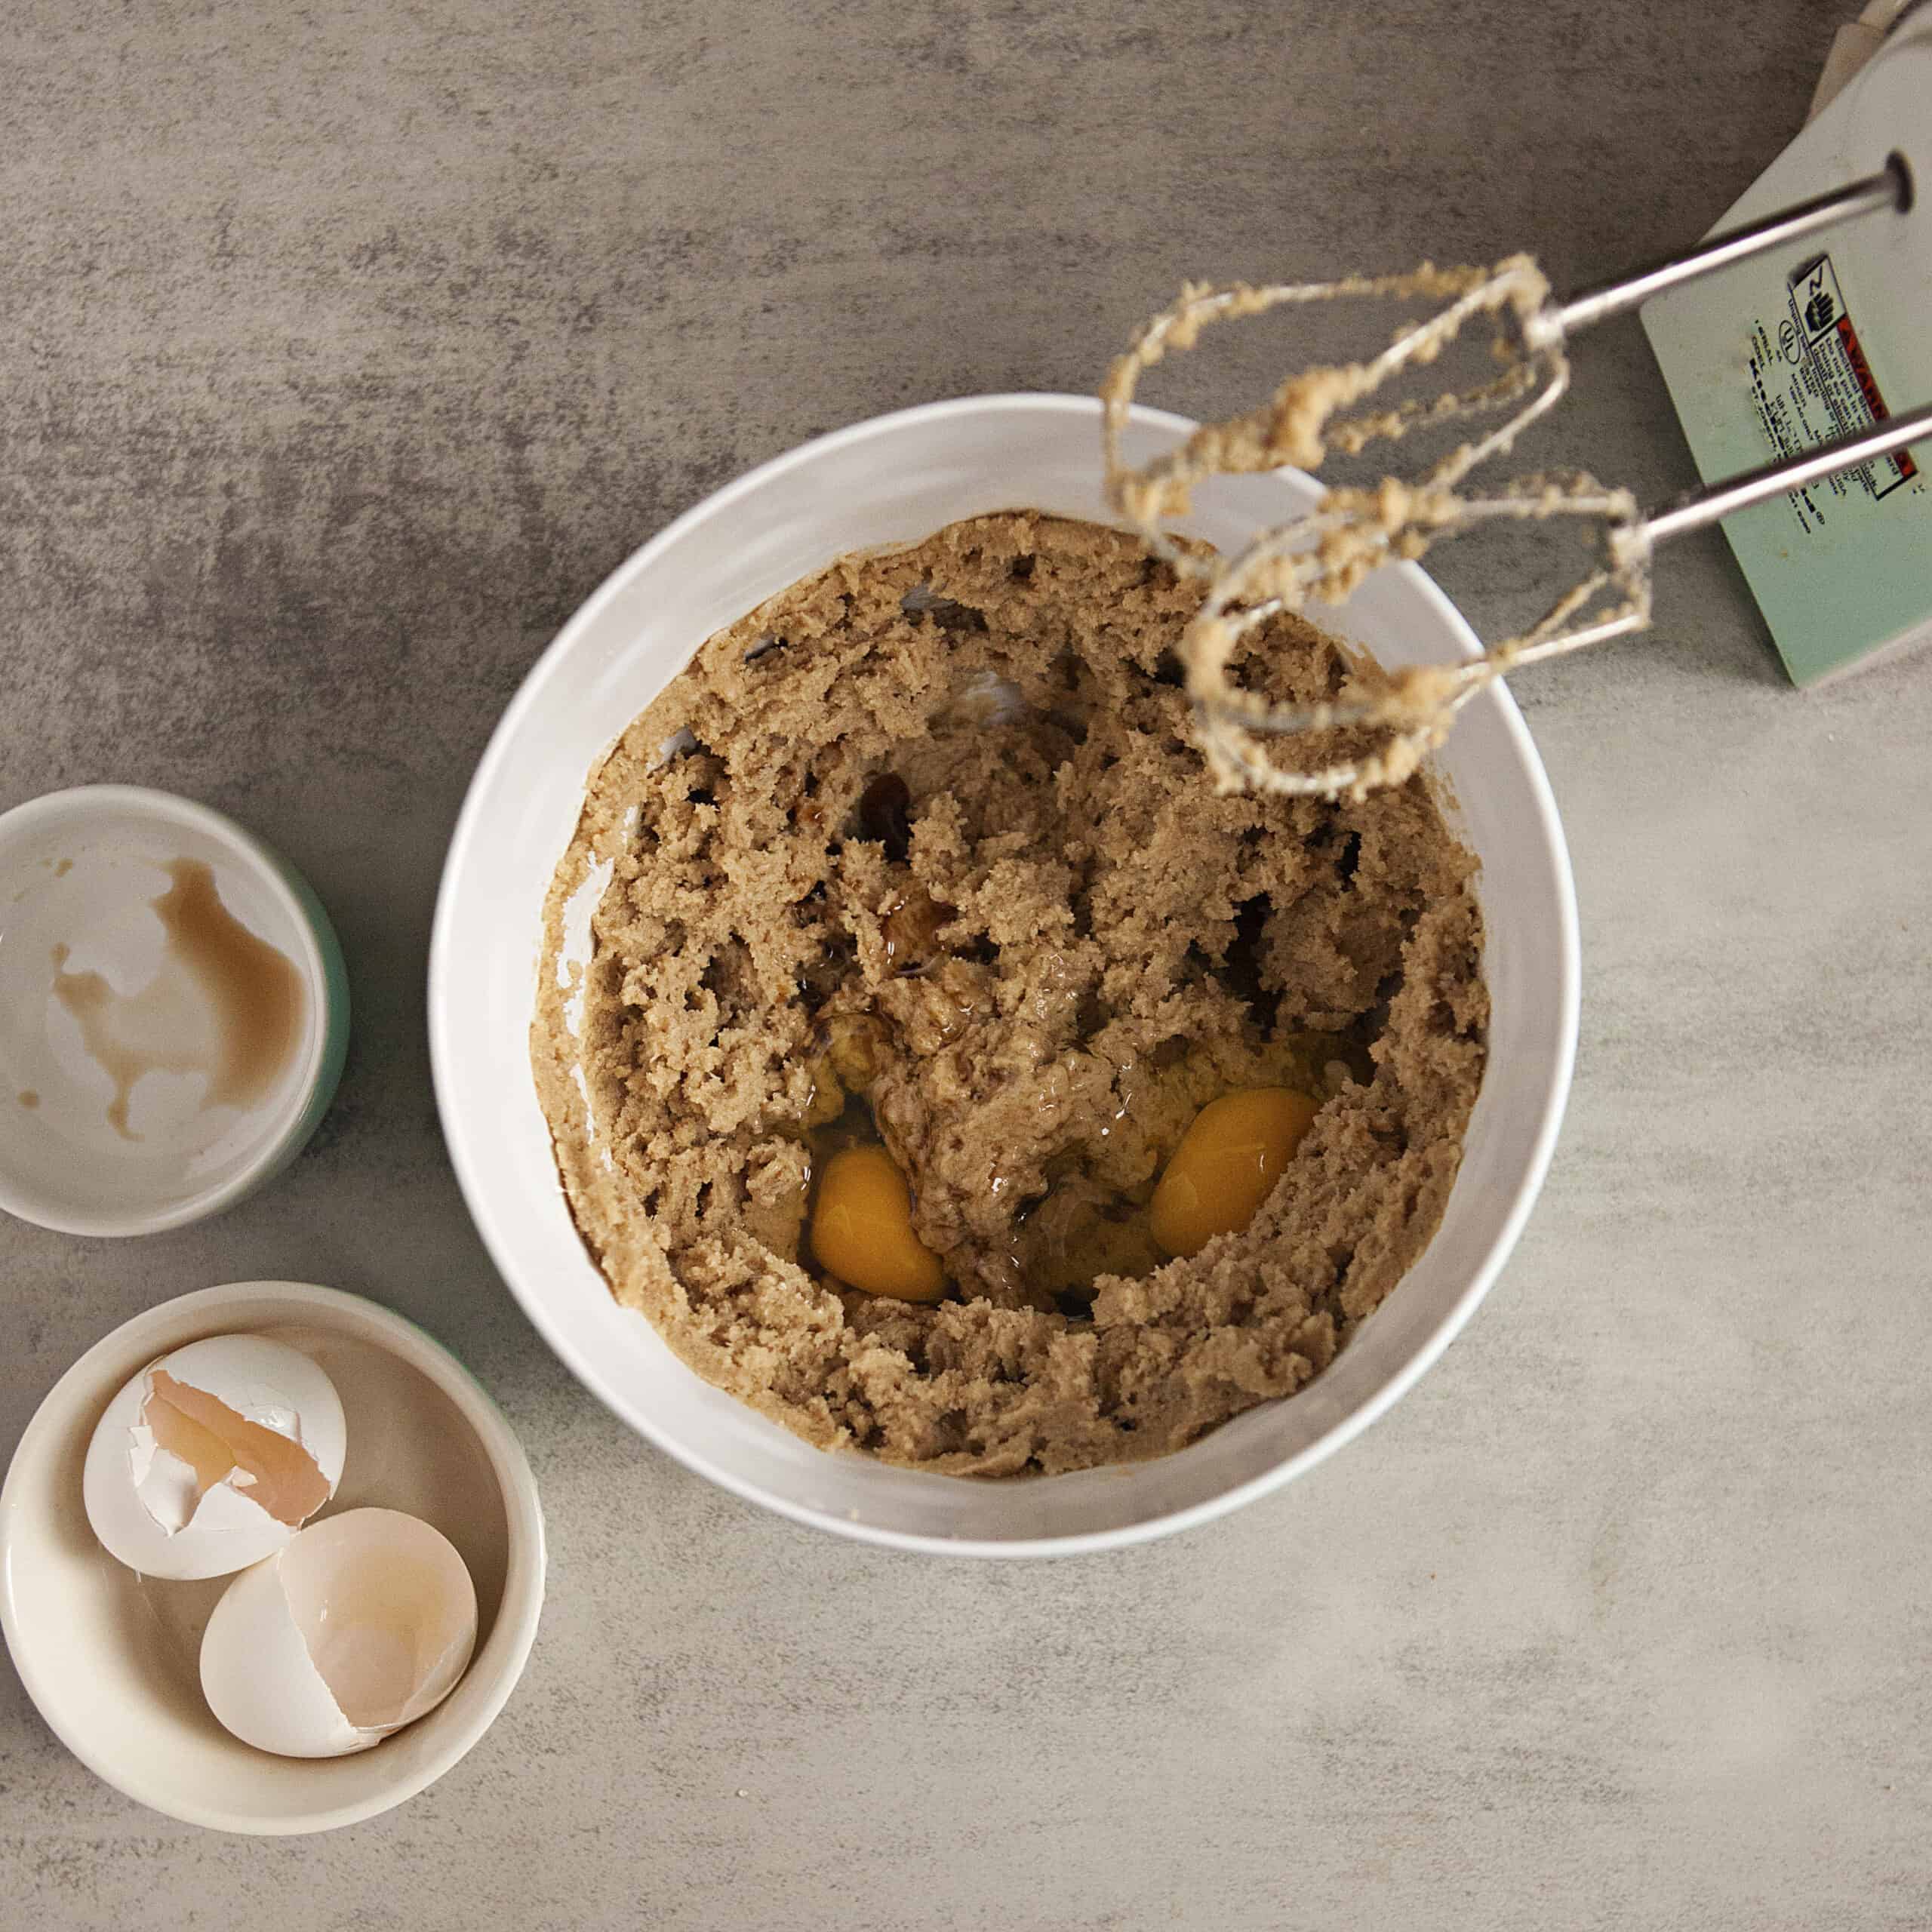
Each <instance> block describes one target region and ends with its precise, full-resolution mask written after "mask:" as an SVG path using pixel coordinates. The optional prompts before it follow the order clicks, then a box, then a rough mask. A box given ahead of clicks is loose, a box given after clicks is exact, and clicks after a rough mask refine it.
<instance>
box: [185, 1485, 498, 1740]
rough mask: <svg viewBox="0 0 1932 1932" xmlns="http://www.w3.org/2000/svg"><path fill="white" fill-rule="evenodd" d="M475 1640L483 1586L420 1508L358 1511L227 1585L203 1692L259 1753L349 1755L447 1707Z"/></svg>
mask: <svg viewBox="0 0 1932 1932" xmlns="http://www.w3.org/2000/svg"><path fill="white" fill-rule="evenodd" d="M475 1647H476V1589H475V1585H474V1583H472V1581H471V1580H470V1575H469V1570H468V1568H467V1567H466V1565H465V1564H464V1562H463V1558H462V1557H461V1556H460V1555H459V1554H458V1553H457V1550H456V1548H455V1546H454V1545H453V1544H452V1543H451V1542H450V1540H449V1539H448V1537H445V1536H444V1535H443V1534H442V1533H441V1531H438V1530H437V1529H435V1528H434V1527H432V1525H431V1524H428V1523H426V1522H424V1521H423V1520H422V1519H421V1518H420V1517H416V1516H410V1515H404V1514H403V1513H402V1512H401V1511H399V1510H395V1509H349V1510H345V1511H344V1512H343V1513H342V1514H341V1515H339V1516H331V1517H328V1518H325V1519H324V1520H323V1521H321V1522H319V1523H315V1524H311V1525H310V1527H308V1528H307V1529H306V1530H304V1531H302V1532H301V1534H300V1535H299V1536H297V1537H294V1538H292V1539H291V1541H290V1543H289V1545H288V1548H287V1549H284V1550H281V1551H279V1552H277V1553H276V1554H275V1555H273V1556H272V1557H270V1558H268V1560H267V1561H265V1562H262V1563H258V1564H256V1565H255V1567H254V1568H253V1569H252V1570H248V1571H244V1572H243V1574H242V1575H240V1576H239V1577H236V1578H235V1580H234V1582H233V1583H230V1584H229V1586H228V1589H227V1591H226V1593H225V1594H224V1595H223V1598H222V1599H221V1601H220V1603H218V1604H216V1606H215V1609H214V1615H213V1616H212V1617H210V1618H209V1619H208V1629H207V1630H206V1631H205V1632H204V1633H203V1635H202V1658H201V1675H202V1695H203V1696H204V1697H206V1698H207V1700H208V1708H209V1709H210V1710H211V1711H212V1712H214V1715H215V1716H216V1717H217V1719H219V1720H220V1722H221V1723H222V1724H223V1725H225V1726H226V1727H227V1729H229V1730H231V1731H232V1732H233V1733H234V1734H235V1736H236V1737H238V1738H240V1739H241V1740H242V1742H243V1743H245V1744H252V1745H254V1746H255V1748H256V1749H257V1750H258V1751H272V1752H275V1754H276V1755H278V1756H280V1757H285V1758H341V1757H346V1756H347V1755H349V1753H350V1752H355V1751H367V1750H368V1749H370V1748H371V1746H373V1745H377V1744H380V1743H381V1742H382V1741H383V1739H384V1738H386V1737H388V1736H389V1735H390V1734H391V1733H392V1732H394V1731H397V1730H401V1728H402V1727H403V1726H404V1725H405V1724H414V1722H415V1721H416V1720H417V1718H420V1717H422V1716H424V1715H426V1714H427V1713H428V1712H430V1711H432V1710H433V1709H435V1707H436V1706H437V1705H438V1704H440V1703H441V1702H442V1700H444V1699H445V1697H448V1695H449V1694H450V1693H451V1691H452V1690H454V1689H455V1688H456V1687H457V1684H458V1683H459V1682H460V1681H461V1679H462V1677H463V1672H465V1671H466V1669H468V1668H469V1660H470V1657H471V1655H472V1652H473V1651H475Z"/></svg>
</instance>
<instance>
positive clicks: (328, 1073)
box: [0, 785, 349, 1238]
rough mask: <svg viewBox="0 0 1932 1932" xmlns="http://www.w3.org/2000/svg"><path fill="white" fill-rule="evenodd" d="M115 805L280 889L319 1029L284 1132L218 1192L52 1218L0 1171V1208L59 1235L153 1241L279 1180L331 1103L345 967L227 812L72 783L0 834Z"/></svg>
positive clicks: (297, 882)
mask: <svg viewBox="0 0 1932 1932" xmlns="http://www.w3.org/2000/svg"><path fill="white" fill-rule="evenodd" d="M116 806H118V807H119V808H122V810H124V811H127V812H128V813H129V814H131V815H134V816H137V817H149V818H151V819H154V820H160V821H164V822H172V823H177V824H188V825H192V826H196V827H197V828H198V829H200V830H202V832H205V833H207V834H208V836H209V837H211V838H214V839H215V840H217V841H219V842H220V843H221V844H225V845H227V846H228V847H229V848H231V849H232V851H234V852H235V854H236V855H237V857H239V858H241V859H242V860H246V861H248V862H249V863H252V864H253V866H254V868H255V869H256V870H257V872H258V873H260V875H262V876H263V877H264V878H266V879H267V880H268V881H269V883H270V884H271V885H272V886H274V887H276V888H279V890H280V891H281V894H282V895H283V897H284V900H285V904H286V906H287V908H288V910H289V911H290V912H291V913H292V914H293V915H294V918H295V921H296V924H297V926H298V927H299V928H300V930H301V931H303V933H305V934H306V935H307V937H308V940H309V953H308V955H307V956H305V957H304V958H303V959H302V960H301V961H300V962H299V963H300V964H301V965H302V967H303V977H304V979H305V980H306V982H307V983H308V985H309V989H310V991H311V992H312V995H314V996H315V998H316V999H317V1000H318V1002H319V1003H320V1005H321V1015H322V1024H321V1030H320V1034H319V1036H318V1041H317V1044H316V1045H315V1048H314V1049H313V1050H312V1057H311V1060H310V1065H309V1074H308V1078H307V1082H306V1093H305V1095H304V1097H303V1102H302V1105H301V1106H300V1108H299V1109H297V1112H296V1113H295V1115H294V1117H293V1118H291V1120H290V1121H289V1122H288V1125H287V1126H286V1127H285V1128H282V1129H281V1131H280V1132H278V1134H275V1135H274V1136H273V1137H272V1138H270V1139H269V1140H265V1141H264V1142H263V1144H262V1146H261V1147H260V1149H257V1152H255V1153H254V1155H253V1156H252V1157H251V1158H250V1160H249V1161H248V1162H247V1164H245V1165H244V1166H243V1167H242V1168H240V1169H239V1170H238V1171H237V1172H236V1173H235V1174H233V1175H232V1176H231V1177H229V1179H228V1180H226V1181H224V1182H223V1183H222V1184H221V1185H220V1186H219V1187H217V1188H213V1189H209V1190H208V1191H207V1192H204V1193H201V1194H196V1195H189V1197H187V1198H186V1199H184V1200H183V1201H179V1202H177V1203H176V1204H174V1205H172V1206H171V1207H165V1208H162V1209H159V1210H158V1211H145V1210H144V1211H137V1212H136V1211H125V1210H122V1211H115V1210H112V1209H106V1210H101V1211H93V1212H88V1211H60V1210H56V1211H51V1212H50V1211H48V1205H47V1204H46V1203H45V1202H44V1201H33V1202H31V1203H29V1202H27V1201H23V1199H22V1198H20V1196H19V1195H18V1194H17V1192H16V1190H15V1189H14V1186H13V1184H12V1180H11V1176H9V1175H8V1173H7V1172H6V1171H5V1169H4V1168H0V1210H4V1211H5V1212H6V1213H8V1214H14V1215H17V1216H18V1217H20V1219H21V1220H26V1221H31V1222H32V1223H35V1225H36V1226H40V1227H43V1228H51V1229H53V1230H54V1232H56V1233H58V1234H69V1235H97V1236H103V1237H107V1238H123V1237H126V1236H129V1235H144V1234H159V1233H162V1232H165V1230H167V1229H171V1228H183V1227H187V1226H190V1225H192V1223H195V1222H197V1221H204V1220H208V1218H209V1217H211V1216H213V1215H216V1214H220V1213H222V1212H223V1211H224V1210H226V1209H227V1208H229V1207H233V1206H234V1205H235V1203H236V1202H237V1201H242V1200H245V1199H246V1198H247V1197H248V1195H251V1194H253V1193H254V1192H255V1191H256V1190H257V1189H258V1188H261V1187H263V1186H266V1184H267V1183H269V1181H271V1180H273V1179H274V1178H275V1176H276V1175H277V1174H280V1173H281V1171H282V1170H283V1169H284V1168H286V1167H287V1166H288V1164H289V1163H290V1162H291V1161H293V1160H294V1158H295V1157H296V1155H298V1154H299V1153H300V1152H301V1151H302V1149H303V1148H304V1147H306V1146H307V1145H308V1143H309V1140H310V1139H311V1138H312V1137H313V1135H314V1134H315V1130H316V1128H318V1127H319V1126H320V1125H321V1123H322V1117H323V1115H325V1114H326V1113H327V1112H328V1109H329V1103H331V1101H332V1100H334V1097H335V1092H336V1088H337V1086H338V1085H339V1084H340V1082H341V1079H342V1070H343V1063H344V1062H345V1061H346V1059H347V1058H348V1054H349V969H348V967H347V965H346V964H345V963H344V961H343V953H342V943H341V941H340V940H339V939H338V938H337V937H336V930H335V927H334V923H333V922H332V921H331V919H330V918H329V915H328V912H327V910H326V909H325V907H324V906H323V904H322V902H321V900H320V899H318V897H316V895H315V888H313V887H312V885H310V884H309V881H307V879H306V878H303V875H302V874H301V873H300V872H298V871H297V869H295V867H294V866H293V865H292V864H291V863H290V862H289V861H288V860H287V859H285V857H283V856H282V855H281V853H279V852H278V851H276V850H275V848H274V847H273V846H272V845H271V844H269V842H268V841H266V839H264V838H261V837H260V836H258V835H257V834H256V833H254V832H251V831H249V830H248V828H247V827H246V826H243V825H240V824H238V823H236V821H235V820H233V819H232V818H230V817H229V816H228V814H226V812H222V811H217V810H216V809H215V808H214V806H212V805H205V804H202V802H201V801H200V800H199V799H197V798H184V797H183V795H181V794H180V793H179V792H164V791H161V790H158V789H155V787H153V786H143V785H74V786H67V787H66V788H65V789H63V790H60V791H57V792H42V794H41V795H39V796H38V798H29V799H26V801H23V803H21V804H17V805H15V806H14V807H13V808H12V809H11V811H5V812H0V833H4V832H5V831H7V830H8V829H10V828H17V827H18V826H20V825H21V824H23V823H30V822H32V820H38V819H54V818H57V817H60V815H61V814H62V813H63V811H76V810H85V811H98V810H100V809H102V808H114V807H116Z"/></svg>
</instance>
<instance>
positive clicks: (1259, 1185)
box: [1147, 1087, 1321, 1255]
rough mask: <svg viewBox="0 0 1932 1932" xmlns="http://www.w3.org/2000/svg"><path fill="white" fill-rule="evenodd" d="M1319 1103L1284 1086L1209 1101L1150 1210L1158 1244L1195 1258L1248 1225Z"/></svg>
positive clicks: (1150, 1223) (1163, 1177)
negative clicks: (1217, 1237) (1222, 1237)
mask: <svg viewBox="0 0 1932 1932" xmlns="http://www.w3.org/2000/svg"><path fill="white" fill-rule="evenodd" d="M1320 1108H1321V1103H1320V1102H1319V1101H1318V1100H1310V1099H1309V1097H1308V1096H1307V1095H1306V1094H1297V1093H1295V1092H1294V1091H1291V1089H1289V1088H1286V1087H1254V1088H1247V1089H1246V1090H1244V1091H1242V1092H1241V1093H1238V1094H1223V1096H1222V1097H1221V1098H1220V1100H1211V1101H1209V1102H1208V1103H1207V1106H1204V1107H1203V1108H1202V1109H1201V1111H1200V1112H1198V1114H1196V1115H1195V1117H1194V1121H1193V1124H1192V1125H1191V1126H1190V1127H1189V1128H1188V1130H1187V1131H1186V1134H1183V1136H1182V1137H1181V1143H1180V1146H1178V1147H1177V1148H1176V1149H1174V1158H1172V1159H1171V1161H1168V1165H1167V1170H1166V1171H1165V1172H1164V1174H1162V1175H1161V1178H1160V1181H1159V1183H1158V1186H1156V1187H1155V1189H1154V1198H1153V1200H1152V1202H1151V1203H1150V1204H1149V1208H1148V1216H1147V1218H1148V1226H1149V1229H1150V1231H1151V1232H1152V1235H1153V1237H1154V1238H1155V1241H1157V1242H1158V1244H1160V1246H1161V1248H1162V1249H1163V1250H1164V1251H1166V1252H1167V1253H1168V1254H1171V1255H1190V1254H1199V1253H1200V1251H1201V1249H1202V1248H1204V1247H1206V1246H1207V1244H1208V1242H1209V1241H1212V1240H1213V1239H1214V1237H1215V1235H1225V1234H1232V1232H1234V1230H1235V1229H1237V1228H1244V1227H1246V1226H1247V1224H1248V1223H1249V1222H1250V1221H1251V1220H1253V1218H1254V1211H1255V1210H1256V1209H1257V1207H1260V1205H1261V1204H1262V1202H1263V1201H1266V1199H1267V1198H1268V1196H1269V1193H1270V1192H1271V1191H1272V1189H1273V1188H1274V1185H1275V1182H1276V1181H1277V1180H1279V1179H1280V1177H1281V1170H1282V1169H1283V1168H1285V1167H1286V1166H1287V1164H1288V1157H1289V1156H1290V1155H1291V1154H1293V1153H1294V1151H1295V1148H1296V1146H1297V1144H1298V1143H1300V1140H1301V1137H1302V1136H1303V1134H1306V1132H1307V1131H1308V1127H1309V1121H1312V1120H1313V1119H1314V1118H1315V1115H1316V1113H1317V1112H1318V1111H1319V1110H1320Z"/></svg>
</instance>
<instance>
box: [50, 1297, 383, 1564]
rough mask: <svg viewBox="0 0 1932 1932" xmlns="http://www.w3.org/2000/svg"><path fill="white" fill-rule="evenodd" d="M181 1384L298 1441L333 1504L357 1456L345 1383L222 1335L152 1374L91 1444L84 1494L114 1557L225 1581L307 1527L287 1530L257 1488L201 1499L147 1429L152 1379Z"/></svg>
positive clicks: (276, 1345)
mask: <svg viewBox="0 0 1932 1932" xmlns="http://www.w3.org/2000/svg"><path fill="white" fill-rule="evenodd" d="M157 1371H166V1373H167V1374H169V1375H171V1376H172V1377H174V1380H176V1381H177V1382H180V1383H186V1385H187V1386H189V1387H191V1388H195V1389H201V1390H202V1391H204V1392H205V1393H207V1394H208V1395H212V1396H214V1398H215V1399H216V1400H217V1401H220V1402H222V1403H224V1404H226V1406H227V1407H229V1408H231V1409H232V1410H233V1411H235V1413H236V1414H238V1415H239V1416H241V1417H243V1418H244V1419H245V1420H247V1421H249V1422H252V1423H258V1424H259V1425H260V1426H262V1427H263V1428H264V1429H272V1430H273V1431H274V1432H275V1434H276V1435H281V1436H284V1437H286V1438H288V1440H289V1441H292V1442H297V1443H300V1444H301V1446H302V1447H303V1449H304V1450H305V1451H307V1453H308V1454H309V1456H310V1457H312V1458H313V1460H314V1461H315V1466H316V1467H317V1468H318V1469H319V1470H320V1471H321V1474H322V1476H323V1478H325V1481H327V1482H328V1487H329V1493H330V1494H331V1495H333V1494H334V1492H335V1489H336V1486H337V1484H338V1483H340V1481H341V1480H342V1467H343V1457H344V1455H345V1453H346V1447H347V1440H346V1429H345V1427H344V1425H343V1414H342V1401H341V1398H340V1396H338V1395H337V1393H336V1391H335V1385H334V1383H332V1382H331V1381H330V1380H329V1379H328V1376H327V1375H325V1374H324V1373H323V1372H322V1371H321V1369H320V1368H318V1367H317V1366H316V1365H315V1363H314V1362H312V1361H310V1360H309V1358H308V1357H307V1356H306V1355H303V1353H302V1352H300V1350H299V1349H291V1348H290V1347H289V1346H287V1344H286V1343H281V1342H274V1341H270V1340H268V1339H267V1338H266V1337H264V1336H260V1335H214V1336H210V1337H208V1339H207V1340H204V1341H199V1342H190V1343H189V1344H188V1345H187V1346H186V1347H185V1348H180V1349H176V1350H174V1352H173V1353H172V1354H171V1355H162V1356H161V1357H160V1358H158V1360H156V1361H152V1362H150V1363H149V1364H148V1365H147V1367H145V1368H144V1369H143V1370H142V1371H141V1372H140V1374H138V1375H137V1376H136V1377H134V1379H133V1380H131V1381H130V1382H129V1383H128V1384H127V1386H125V1388H123V1389H122V1390H121V1392H120V1393H119V1394H118V1395H116V1396H115V1398H114V1399H113V1401H111V1402H109V1404H108V1405H107V1407H106V1411H104V1412H103V1414H102V1416H101V1418H100V1421H99V1423H97V1424H96V1425H95V1427H94V1436H93V1438H92V1440H91V1441H90V1442H89V1443H88V1454H87V1462H86V1464H85V1468H84V1469H83V1472H82V1478H81V1481H82V1500H83V1502H84V1503H85V1506H86V1509H87V1515H88V1522H89V1524H91V1526H92V1527H93V1530H94V1534H95V1535H96V1536H97V1537H99V1538H100V1541H101V1543H102V1544H103V1546H104V1547H105V1548H106V1550H107V1552H108V1553H109V1555H111V1556H113V1557H115V1558H118V1560H119V1561H121V1562H123V1563H125V1564H127V1565H128V1567H129V1568H130V1569H131V1570H138V1571H140V1572H141V1573H142V1574H143V1575H144V1576H149V1577H165V1578H168V1579H170V1580H186V1579H189V1578H192V1577H225V1576H226V1575H228V1574H229V1573H230V1572H231V1571H236V1570H245V1569H246V1568H247V1567H248V1566H249V1565H250V1564H252V1563H258V1562H260V1561H261V1559H262V1558H263V1557H265V1556H268V1555H272V1554H273V1553H274V1552H275V1551H276V1550H278V1549H282V1548H284V1547H285V1546H286V1545H287V1543H288V1540H289V1539H290V1538H291V1537H293V1536H294V1534H295V1532H296V1529H297V1527H298V1526H297V1525H295V1524H288V1523H284V1522H281V1521H278V1520H277V1519H276V1518H275V1517H273V1516H272V1515H269V1512H268V1511H267V1510H266V1509H263V1507H262V1506H261V1505H260V1503H257V1502H255V1501H254V1500H251V1498H250V1497H249V1495H248V1490H247V1488H246V1487H245V1486H244V1485H242V1484H238V1483H235V1482H232V1481H224V1482H218V1483H216V1484H214V1485H213V1486H212V1487H210V1488H209V1489H208V1490H207V1491H205V1492H203V1493H202V1494H201V1495H200V1497H199V1499H198V1500H197V1497H196V1491H197V1488H198V1484H197V1482H196V1480H195V1472H194V1471H193V1469H191V1468H190V1467H189V1465H188V1464H187V1463H184V1462H183V1461H182V1460H180V1457H177V1456H174V1455H173V1454H170V1453H169V1451H167V1450H166V1449H165V1448H162V1447H160V1446H159V1445H158V1444H157V1443H156V1442H155V1439H154V1435H153V1432H152V1431H151V1430H150V1429H148V1428H147V1427H146V1426H145V1425H144V1424H143V1421H142V1411H143V1407H145V1405H146V1401H147V1398H148V1395H149V1389H150V1387H151V1386H152V1385H151V1382H150V1378H151V1377H152V1376H153V1375H154V1374H155V1373H156V1372H157Z"/></svg>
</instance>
